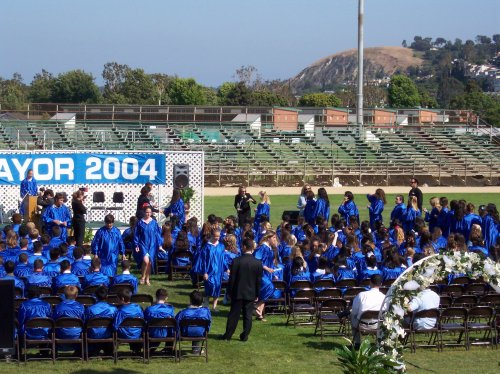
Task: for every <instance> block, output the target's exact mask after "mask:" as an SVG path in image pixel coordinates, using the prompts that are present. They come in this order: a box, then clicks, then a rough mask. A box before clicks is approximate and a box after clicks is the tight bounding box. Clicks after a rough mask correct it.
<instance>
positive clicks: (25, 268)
mask: <svg viewBox="0 0 500 374" xmlns="http://www.w3.org/2000/svg"><path fill="white" fill-rule="evenodd" d="M31 273H33V266H30V265H29V264H28V254H27V253H21V254H20V255H19V261H18V263H17V265H16V270H14V275H15V276H16V277H20V278H21V277H23V278H26V277H28V276H30V275H31Z"/></svg>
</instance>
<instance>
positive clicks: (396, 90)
mask: <svg viewBox="0 0 500 374" xmlns="http://www.w3.org/2000/svg"><path fill="white" fill-rule="evenodd" d="M389 105H390V106H391V107H393V108H413V107H416V106H418V105H420V95H419V94H418V89H417V86H416V85H415V83H413V81H412V80H411V79H410V78H408V77H406V76H404V75H393V76H392V78H391V81H390V83H389Z"/></svg>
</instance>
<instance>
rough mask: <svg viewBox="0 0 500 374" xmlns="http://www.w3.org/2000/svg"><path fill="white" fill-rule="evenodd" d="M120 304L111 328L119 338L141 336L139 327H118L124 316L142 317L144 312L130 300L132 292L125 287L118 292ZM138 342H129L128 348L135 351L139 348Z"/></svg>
mask: <svg viewBox="0 0 500 374" xmlns="http://www.w3.org/2000/svg"><path fill="white" fill-rule="evenodd" d="M118 297H119V299H120V303H121V306H120V307H119V309H118V312H117V313H116V316H115V320H114V322H113V329H114V331H116V333H117V334H118V337H119V338H122V339H138V338H140V336H141V333H142V329H141V328H139V327H120V326H121V323H122V322H123V320H124V319H125V318H144V313H143V311H142V308H141V307H140V306H139V305H137V304H133V303H131V302H130V299H131V298H132V292H130V291H129V290H127V289H122V290H121V291H120V293H119V294H118ZM141 346H142V345H141V344H140V343H135V344H134V343H131V344H130V349H131V350H132V351H134V353H137V352H139V351H140V350H141Z"/></svg>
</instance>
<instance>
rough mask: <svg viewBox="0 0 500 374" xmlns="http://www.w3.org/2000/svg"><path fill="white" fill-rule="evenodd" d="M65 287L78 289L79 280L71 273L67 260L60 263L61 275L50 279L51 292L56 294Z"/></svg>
mask: <svg viewBox="0 0 500 374" xmlns="http://www.w3.org/2000/svg"><path fill="white" fill-rule="evenodd" d="M65 286H75V287H77V288H78V289H80V279H78V277H77V276H76V275H75V274H72V273H71V264H70V262H69V261H68V260H64V261H62V262H61V274H59V275H58V276H57V277H54V278H52V290H53V292H54V294H57V293H58V291H59V290H61V289H62V288H63V287H65Z"/></svg>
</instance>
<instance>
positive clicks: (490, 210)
mask: <svg viewBox="0 0 500 374" xmlns="http://www.w3.org/2000/svg"><path fill="white" fill-rule="evenodd" d="M486 212H487V214H486V215H485V216H484V217H483V224H482V229H483V236H484V244H485V247H486V249H487V250H488V251H490V250H491V248H492V247H493V246H494V245H495V244H496V242H497V238H498V222H499V217H498V210H497V207H496V205H495V204H488V205H487V206H486Z"/></svg>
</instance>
